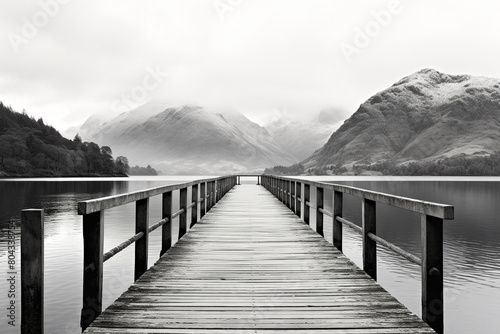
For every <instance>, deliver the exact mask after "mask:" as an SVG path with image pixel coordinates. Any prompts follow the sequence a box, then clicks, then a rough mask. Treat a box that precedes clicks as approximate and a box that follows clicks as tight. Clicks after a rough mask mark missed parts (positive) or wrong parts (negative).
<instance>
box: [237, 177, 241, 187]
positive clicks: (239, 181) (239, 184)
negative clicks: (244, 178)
mask: <svg viewBox="0 0 500 334" xmlns="http://www.w3.org/2000/svg"><path fill="white" fill-rule="evenodd" d="M237 178H238V185H241V183H240V176H239V175H238V176H237Z"/></svg>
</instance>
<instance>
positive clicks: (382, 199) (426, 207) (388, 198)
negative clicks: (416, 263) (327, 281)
mask: <svg viewBox="0 0 500 334" xmlns="http://www.w3.org/2000/svg"><path fill="white" fill-rule="evenodd" d="M266 176H271V175H266ZM274 177H278V176H274ZM279 178H281V179H282V180H285V181H291V182H297V181H301V182H304V181H305V180H304V179H299V178H292V177H286V176H279ZM305 182H307V184H308V185H310V186H313V187H320V188H323V189H329V190H333V191H339V192H342V193H344V194H348V195H353V196H357V197H362V198H366V199H369V200H372V201H375V202H378V203H382V204H387V205H390V206H394V207H398V208H401V209H406V210H410V211H414V212H417V213H423V214H426V215H429V216H434V217H438V218H442V219H446V220H451V219H454V206H453V205H448V204H440V203H434V202H428V201H422V200H418V199H413V198H408V197H403V196H396V195H391V194H386V193H382V192H377V191H373V190H367V189H362V188H357V187H351V186H345V185H341V184H333V183H325V182H318V181H309V180H307V181H305Z"/></svg>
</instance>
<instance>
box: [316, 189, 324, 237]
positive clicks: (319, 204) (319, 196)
mask: <svg viewBox="0 0 500 334" xmlns="http://www.w3.org/2000/svg"><path fill="white" fill-rule="evenodd" d="M323 193H324V191H323V188H320V187H316V232H318V234H319V235H321V236H322V237H324V236H325V235H324V233H323V212H321V211H320V209H323V200H324V197H323V196H324V194H323Z"/></svg>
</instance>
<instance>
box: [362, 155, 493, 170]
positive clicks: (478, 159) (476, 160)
mask: <svg viewBox="0 0 500 334" xmlns="http://www.w3.org/2000/svg"><path fill="white" fill-rule="evenodd" d="M362 168H363V169H366V170H373V171H378V172H381V173H382V174H384V175H395V176H398V175H401V176H499V175H500V151H498V152H495V153H493V154H490V155H488V156H466V155H464V154H463V155H460V156H454V157H449V158H444V159H440V160H438V161H437V162H424V163H422V162H412V163H410V164H407V165H397V166H395V165H393V164H391V163H390V162H383V163H379V164H374V165H370V166H363V167H362Z"/></svg>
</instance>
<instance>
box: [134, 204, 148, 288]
mask: <svg viewBox="0 0 500 334" xmlns="http://www.w3.org/2000/svg"><path fill="white" fill-rule="evenodd" d="M148 227H149V198H144V199H141V200H138V201H136V202H135V233H136V234H137V233H140V232H142V233H144V235H143V236H142V238H140V239H139V240H137V241H136V242H135V267H134V281H137V280H138V279H139V277H141V276H142V274H144V273H145V272H146V270H148V244H149V242H148V241H149V233H148Z"/></svg>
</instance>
